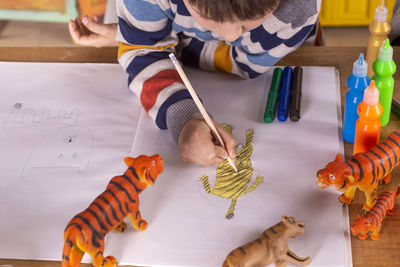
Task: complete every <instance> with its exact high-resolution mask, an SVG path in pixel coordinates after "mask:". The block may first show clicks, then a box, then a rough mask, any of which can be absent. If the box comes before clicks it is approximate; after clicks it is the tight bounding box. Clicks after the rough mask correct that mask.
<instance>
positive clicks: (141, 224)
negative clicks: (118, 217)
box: [128, 211, 147, 231]
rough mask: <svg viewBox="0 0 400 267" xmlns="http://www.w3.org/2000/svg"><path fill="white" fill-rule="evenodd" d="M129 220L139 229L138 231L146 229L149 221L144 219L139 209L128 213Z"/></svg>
mask: <svg viewBox="0 0 400 267" xmlns="http://www.w3.org/2000/svg"><path fill="white" fill-rule="evenodd" d="M128 217H129V220H130V221H131V224H132V226H133V227H134V228H135V229H136V230H138V231H143V230H146V228H147V222H146V221H145V220H143V218H142V215H141V214H140V211H137V212H136V213H135V214H132V213H131V214H129V215H128Z"/></svg>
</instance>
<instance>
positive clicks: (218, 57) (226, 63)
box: [214, 42, 232, 73]
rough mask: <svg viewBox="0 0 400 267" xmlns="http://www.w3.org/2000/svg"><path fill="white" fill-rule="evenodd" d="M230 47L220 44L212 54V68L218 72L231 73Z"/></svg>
mask: <svg viewBox="0 0 400 267" xmlns="http://www.w3.org/2000/svg"><path fill="white" fill-rule="evenodd" d="M230 48H231V47H230V46H229V45H227V44H225V43H224V42H220V43H219V45H218V47H217V49H215V52H214V66H215V68H216V69H217V70H218V71H224V72H229V73H232V59H231V54H230Z"/></svg>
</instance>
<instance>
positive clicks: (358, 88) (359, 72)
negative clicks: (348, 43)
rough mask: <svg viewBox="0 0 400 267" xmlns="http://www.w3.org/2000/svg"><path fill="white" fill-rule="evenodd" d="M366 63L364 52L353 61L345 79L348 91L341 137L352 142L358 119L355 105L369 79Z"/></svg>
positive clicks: (356, 105)
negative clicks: (349, 73) (350, 70)
mask: <svg viewBox="0 0 400 267" xmlns="http://www.w3.org/2000/svg"><path fill="white" fill-rule="evenodd" d="M367 70H368V64H367V62H366V61H365V60H364V54H363V53H361V54H360V57H359V58H358V59H357V60H356V61H355V62H354V65H353V73H352V74H351V75H350V77H349V78H348V79H347V87H348V88H349V91H347V93H346V102H345V106H344V119H343V139H344V140H345V141H346V142H348V143H351V144H353V143H354V135H355V132H356V121H357V119H358V114H357V107H358V105H359V104H360V103H361V101H362V100H363V96H364V89H365V88H367V86H368V85H369V83H370V82H371V79H370V78H369V77H368V75H367Z"/></svg>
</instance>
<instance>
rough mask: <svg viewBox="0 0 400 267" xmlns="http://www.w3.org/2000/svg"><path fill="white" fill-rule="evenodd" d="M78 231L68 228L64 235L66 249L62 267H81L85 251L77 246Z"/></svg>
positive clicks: (63, 254)
mask: <svg viewBox="0 0 400 267" xmlns="http://www.w3.org/2000/svg"><path fill="white" fill-rule="evenodd" d="M77 231H78V230H77V229H76V228H75V227H71V225H68V226H67V229H66V230H65V234H64V248H63V252H62V262H61V267H79V265H80V262H81V259H82V257H83V254H84V251H82V250H81V249H79V248H78V247H77V246H76V235H77Z"/></svg>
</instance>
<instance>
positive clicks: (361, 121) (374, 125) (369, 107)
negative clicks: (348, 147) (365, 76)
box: [353, 81, 382, 155]
mask: <svg viewBox="0 0 400 267" xmlns="http://www.w3.org/2000/svg"><path fill="white" fill-rule="evenodd" d="M357 113H358V116H360V117H359V118H358V120H357V122H356V132H355V137H354V149H353V155H354V154H357V153H362V152H365V151H367V150H368V149H370V148H372V147H374V146H375V145H377V144H378V143H379V137H380V134H381V121H380V120H379V118H380V117H381V115H382V105H381V103H379V90H378V89H377V88H376V87H375V81H371V83H370V84H369V86H368V87H367V88H366V89H365V90H364V99H363V101H362V102H361V103H360V104H359V105H358V107H357Z"/></svg>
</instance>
